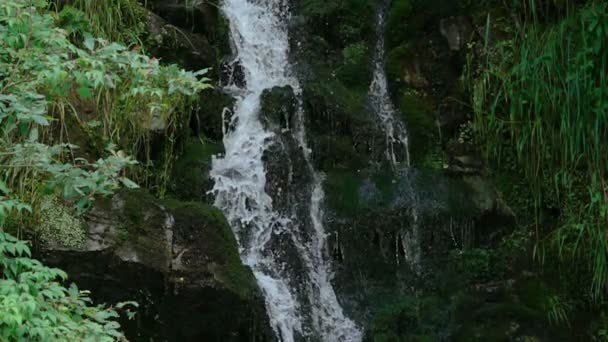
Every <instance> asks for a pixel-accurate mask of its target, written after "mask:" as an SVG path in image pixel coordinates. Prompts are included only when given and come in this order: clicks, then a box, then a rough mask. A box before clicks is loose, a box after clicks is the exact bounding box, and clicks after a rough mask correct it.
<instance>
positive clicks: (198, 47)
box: [146, 12, 218, 71]
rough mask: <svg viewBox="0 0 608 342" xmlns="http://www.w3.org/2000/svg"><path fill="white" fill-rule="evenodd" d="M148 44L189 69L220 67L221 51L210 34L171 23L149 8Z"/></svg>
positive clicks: (162, 57) (163, 58)
mask: <svg viewBox="0 0 608 342" xmlns="http://www.w3.org/2000/svg"><path fill="white" fill-rule="evenodd" d="M146 37H147V38H146V47H147V48H148V49H149V53H150V54H151V55H152V56H154V57H156V58H158V59H160V60H161V61H162V62H165V63H175V64H179V65H180V66H181V67H183V68H185V69H187V70H193V71H196V70H201V69H205V68H212V69H214V70H217V69H218V51H217V49H216V47H215V46H214V45H212V44H211V43H210V42H209V40H208V38H207V37H206V36H204V35H202V34H199V33H193V32H190V31H187V30H185V29H183V28H180V27H177V26H175V25H173V24H170V23H169V22H167V21H166V20H165V19H163V18H162V17H160V16H158V15H156V14H154V13H152V12H148V20H147V21H146Z"/></svg>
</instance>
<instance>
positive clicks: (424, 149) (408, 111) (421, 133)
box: [399, 91, 441, 167]
mask: <svg viewBox="0 0 608 342" xmlns="http://www.w3.org/2000/svg"><path fill="white" fill-rule="evenodd" d="M399 108H400V110H401V112H402V115H403V121H404V122H405V125H406V127H407V128H408V133H409V138H410V141H409V142H410V146H415V148H411V149H410V157H411V161H412V164H413V165H416V166H432V167H437V166H438V165H437V163H433V159H432V158H431V159H430V160H429V155H430V156H431V157H433V156H435V157H437V156H441V153H440V152H439V151H441V146H440V141H439V136H438V135H439V134H438V129H437V125H436V121H435V107H434V105H433V103H432V101H431V100H430V99H429V98H428V97H427V96H425V95H423V94H420V93H416V92H413V91H408V92H405V93H403V94H401V95H400V97H399Z"/></svg>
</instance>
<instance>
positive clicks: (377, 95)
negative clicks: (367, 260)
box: [368, 0, 420, 268]
mask: <svg viewBox="0 0 608 342" xmlns="http://www.w3.org/2000/svg"><path fill="white" fill-rule="evenodd" d="M389 6H390V0H386V1H385V3H384V4H383V6H382V7H381V8H380V9H379V11H378V16H377V21H376V37H377V38H376V39H377V42H376V50H375V52H374V59H373V68H374V71H373V77H372V83H371V85H370V87H369V91H368V96H369V99H370V103H371V107H372V110H373V111H374V113H376V115H377V116H378V120H379V121H380V123H381V125H382V128H383V129H384V132H385V135H386V152H385V155H386V158H387V160H388V161H389V162H390V163H391V165H392V166H393V168H397V166H398V165H399V164H404V166H405V167H406V172H408V171H409V170H407V169H408V168H409V167H410V163H411V161H410V152H409V148H410V146H409V138H408V134H407V130H406V128H405V125H404V124H403V122H402V121H401V120H399V118H398V116H397V115H398V114H399V111H398V110H397V109H396V108H395V106H394V104H393V102H392V100H391V98H390V95H389V92H388V82H387V78H386V71H385V63H386V58H385V55H386V50H385V38H384V31H385V29H386V11H387V10H388V8H389ZM413 203H414V204H413V205H412V207H411V209H410V210H411V213H410V215H411V217H412V221H413V222H412V228H411V229H410V230H408V231H405V230H404V231H401V232H400V233H399V238H398V239H397V240H396V241H395V243H396V251H395V252H396V254H397V260H399V249H401V252H403V254H404V255H405V259H406V261H407V262H409V263H410V264H411V265H413V266H414V267H415V268H416V267H417V265H418V264H419V261H420V252H419V250H420V249H419V237H418V236H419V227H418V221H419V220H418V210H417V208H416V204H415V201H413Z"/></svg>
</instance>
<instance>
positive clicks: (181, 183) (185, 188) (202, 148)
mask: <svg viewBox="0 0 608 342" xmlns="http://www.w3.org/2000/svg"><path fill="white" fill-rule="evenodd" d="M223 151H224V150H223V146H222V145H221V144H219V143H213V142H205V141H202V140H194V139H193V140H191V141H189V142H188V143H186V145H185V146H184V149H183V151H182V153H181V155H180V156H179V157H178V158H177V160H176V161H175V164H174V167H173V175H172V177H171V178H172V186H171V192H172V194H173V195H174V197H176V198H178V199H181V200H186V201H190V200H204V199H205V198H206V196H207V191H209V190H210V188H211V184H212V181H211V179H210V178H209V171H210V170H211V159H212V156H213V155H216V154H219V153H222V152H223Z"/></svg>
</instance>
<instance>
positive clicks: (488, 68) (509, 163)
mask: <svg viewBox="0 0 608 342" xmlns="http://www.w3.org/2000/svg"><path fill="white" fill-rule="evenodd" d="M524 5H525V6H524ZM518 10H519V11H518V12H515V13H518V14H519V15H517V16H512V17H506V16H504V15H502V14H501V12H500V11H490V12H489V14H487V15H486V16H484V18H483V20H484V22H485V25H484V27H485V29H484V31H485V32H484V39H483V40H482V41H481V42H477V44H478V45H477V46H472V48H471V51H472V53H471V55H470V56H471V57H472V58H471V59H470V65H469V72H470V74H469V78H470V79H471V83H470V86H471V93H472V105H473V109H474V113H475V118H474V123H475V128H476V132H477V134H478V138H479V139H480V146H481V147H482V149H483V151H484V152H485V154H486V157H487V158H486V159H487V160H488V161H489V162H490V163H491V164H492V165H493V166H494V169H495V170H496V176H497V179H499V180H501V179H502V180H506V179H517V181H506V182H502V183H503V185H504V187H503V189H502V190H503V191H505V192H506V193H507V196H511V197H512V198H513V201H512V203H511V204H512V205H514V206H515V207H516V209H518V212H519V214H520V217H519V221H520V222H519V224H520V226H521V227H522V229H523V230H528V231H530V232H533V234H532V239H533V240H534V242H535V245H536V247H535V249H534V256H535V258H536V260H537V261H539V262H540V264H541V266H542V269H543V270H544V272H545V273H547V274H550V275H551V277H553V278H554V279H557V280H558V282H557V283H556V286H557V288H558V291H559V293H558V294H557V295H556V296H555V301H554V304H555V305H553V306H552V308H551V309H550V310H549V315H550V317H552V318H553V319H552V320H553V321H555V322H557V323H559V324H562V325H569V324H570V323H571V322H572V320H573V319H574V320H576V319H575V318H574V317H573V316H574V314H575V313H576V312H580V310H582V311H585V310H593V311H596V310H597V311H599V312H605V310H606V308H605V300H606V295H607V294H608V292H607V290H606V289H607V288H608V235H607V230H606V223H607V222H606V217H607V214H608V192H607V189H608V187H607V185H606V172H607V171H608V164H607V159H606V156H607V155H608V154H607V152H608V150H607V147H606V146H607V145H606V142H607V139H608V135H607V132H608V126H607V122H608V121H607V120H606V119H607V115H608V101H607V99H608V92H607V91H608V79H607V76H606V75H607V70H608V5H607V4H606V3H605V2H604V1H592V0H590V1H561V2H554V3H552V4H550V3H549V2H540V1H529V2H526V1H524V2H523V3H522V4H520V8H518ZM514 19H515V20H514ZM505 36H506V37H509V38H507V39H500V38H499V37H505ZM475 51H477V53H473V52H475ZM473 56H475V57H473ZM526 198H530V199H531V200H529V201H527V200H526ZM602 317H603V315H602ZM597 321H598V322H600V326H599V327H595V328H594V329H595V332H593V333H592V335H594V336H595V337H594V338H598V339H599V340H603V339H601V337H597V336H600V335H601V336H604V337H603V338H605V334H606V331H608V330H607V326H606V322H605V320H604V319H603V318H599V319H597ZM601 322H603V323H601ZM602 334H603V335H602Z"/></svg>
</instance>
